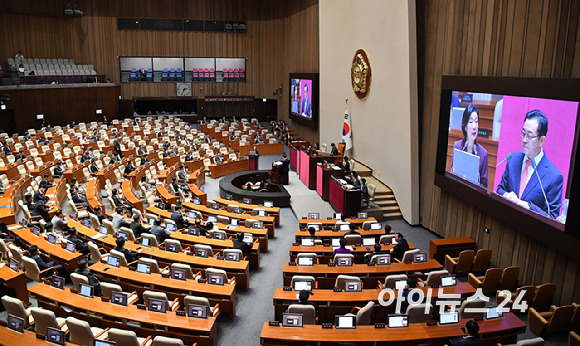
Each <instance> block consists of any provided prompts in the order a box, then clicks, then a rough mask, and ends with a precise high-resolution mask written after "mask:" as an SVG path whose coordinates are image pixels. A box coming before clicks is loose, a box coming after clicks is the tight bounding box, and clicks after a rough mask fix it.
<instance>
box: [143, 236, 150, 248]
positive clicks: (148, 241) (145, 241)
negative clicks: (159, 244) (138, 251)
mask: <svg viewBox="0 0 580 346" xmlns="http://www.w3.org/2000/svg"><path fill="white" fill-rule="evenodd" d="M141 246H145V247H151V239H149V238H145V237H143V238H141Z"/></svg>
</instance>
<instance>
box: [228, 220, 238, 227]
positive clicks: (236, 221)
mask: <svg viewBox="0 0 580 346" xmlns="http://www.w3.org/2000/svg"><path fill="white" fill-rule="evenodd" d="M239 225H240V220H238V219H230V226H235V227H238V226H239Z"/></svg>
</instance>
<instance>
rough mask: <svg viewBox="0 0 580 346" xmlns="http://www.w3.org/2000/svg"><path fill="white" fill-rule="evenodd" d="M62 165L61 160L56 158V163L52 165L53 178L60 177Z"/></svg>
mask: <svg viewBox="0 0 580 346" xmlns="http://www.w3.org/2000/svg"><path fill="white" fill-rule="evenodd" d="M62 166H63V163H62V161H60V160H56V165H55V166H54V170H53V174H52V175H53V176H54V177H55V178H60V177H62V175H63V174H64V168H63V167H62Z"/></svg>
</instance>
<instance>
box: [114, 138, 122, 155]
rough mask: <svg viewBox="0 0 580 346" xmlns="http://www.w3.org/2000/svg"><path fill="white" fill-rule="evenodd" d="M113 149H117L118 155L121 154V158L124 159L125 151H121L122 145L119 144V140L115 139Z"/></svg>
mask: <svg viewBox="0 0 580 346" xmlns="http://www.w3.org/2000/svg"><path fill="white" fill-rule="evenodd" d="M113 148H114V149H115V152H116V153H117V154H119V156H120V157H123V151H122V150H121V143H120V142H119V140H118V139H117V138H115V140H114V141H113Z"/></svg>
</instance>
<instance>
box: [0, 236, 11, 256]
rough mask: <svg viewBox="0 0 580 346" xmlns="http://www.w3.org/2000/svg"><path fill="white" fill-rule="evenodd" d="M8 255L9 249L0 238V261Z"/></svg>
mask: <svg viewBox="0 0 580 346" xmlns="http://www.w3.org/2000/svg"><path fill="white" fill-rule="evenodd" d="M9 256H10V250H9V249H8V246H7V245H6V243H5V242H4V240H3V239H0V261H5V260H7V259H8V257H9Z"/></svg>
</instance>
